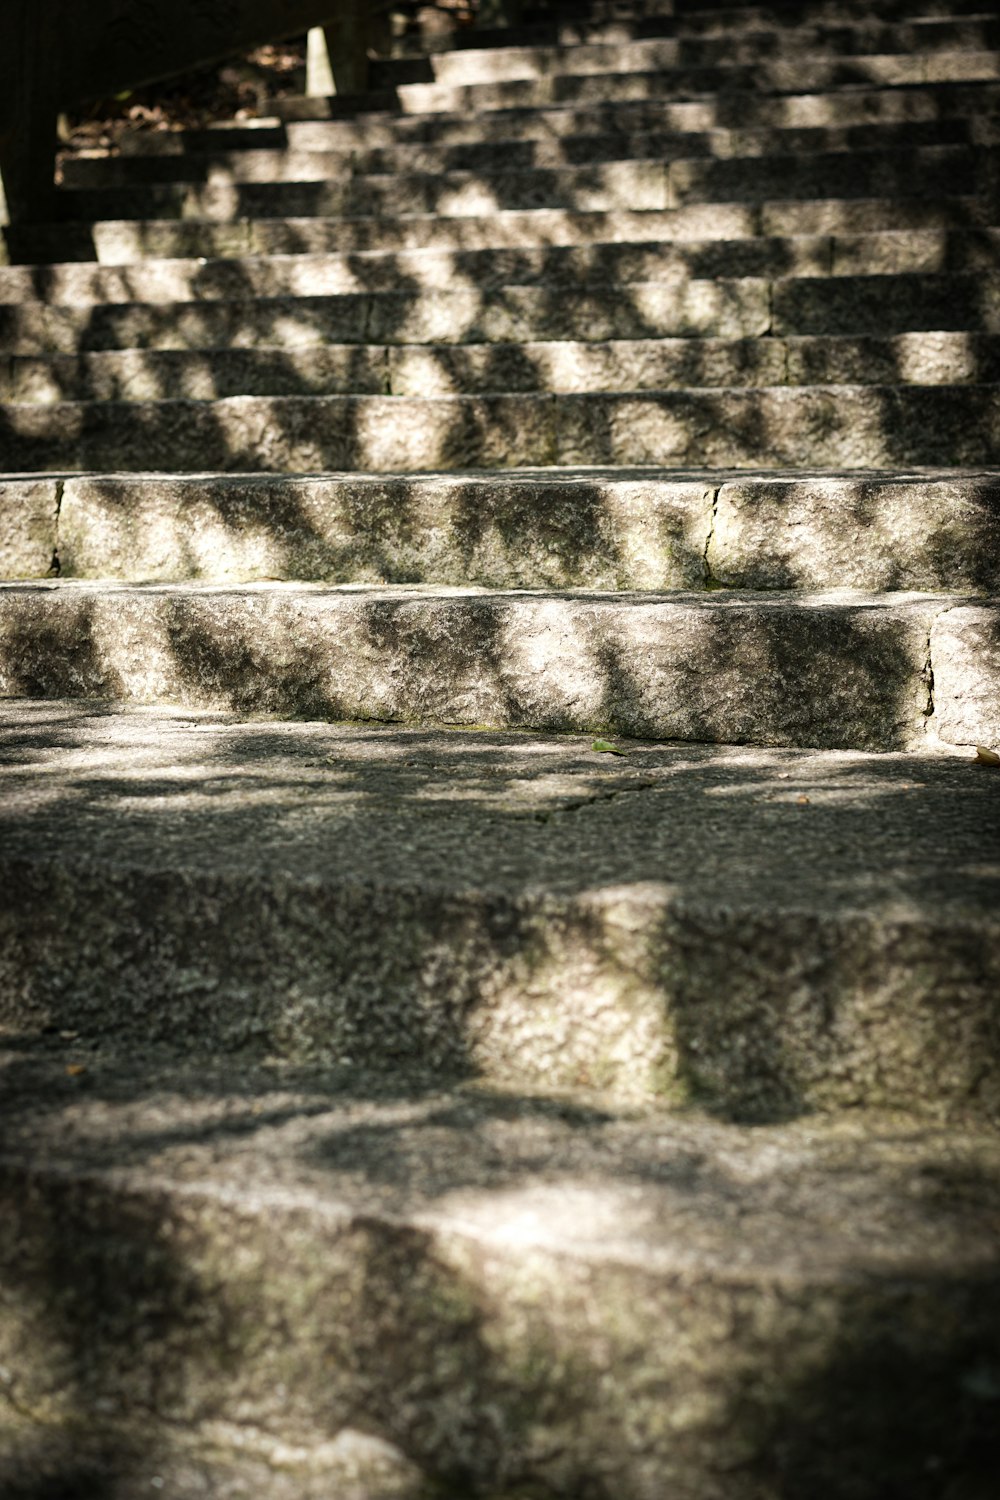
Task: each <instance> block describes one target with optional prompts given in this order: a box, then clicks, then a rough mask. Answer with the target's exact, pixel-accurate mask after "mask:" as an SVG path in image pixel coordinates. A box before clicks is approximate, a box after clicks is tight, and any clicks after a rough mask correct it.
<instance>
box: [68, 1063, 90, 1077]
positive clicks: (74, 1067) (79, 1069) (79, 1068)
mask: <svg viewBox="0 0 1000 1500" xmlns="http://www.w3.org/2000/svg"><path fill="white" fill-rule="evenodd" d="M86 1071H87V1069H86V1065H85V1064H84V1063H67V1064H66V1074H67V1076H68V1077H69V1078H79V1076H80V1074H81V1073H86Z"/></svg>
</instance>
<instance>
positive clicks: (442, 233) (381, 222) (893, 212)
mask: <svg viewBox="0 0 1000 1500" xmlns="http://www.w3.org/2000/svg"><path fill="white" fill-rule="evenodd" d="M995 218H996V213H995V210H994V208H993V205H992V204H991V202H990V200H989V199H987V198H982V197H980V198H968V197H965V198H961V197H958V198H947V199H943V200H936V201H930V200H928V199H926V198H918V197H912V198H907V199H895V200H892V199H884V198H883V199H858V200H855V201H845V200H843V199H840V200H837V199H826V200H822V201H818V202H815V203H809V202H797V203H796V202H788V201H785V202H779V203H762V204H758V205H751V204H737V203H719V204H688V205H687V206H685V207H684V208H679V209H674V210H670V211H666V212H662V213H660V212H649V213H630V212H625V211H619V212H617V213H608V214H605V213H577V212H573V211H567V210H559V209H552V210H545V209H534V210H530V211H525V212H518V211H516V210H510V209H507V210H500V211H499V212H497V213H495V214H490V215H488V216H484V217H481V218H476V217H472V218H465V217H462V218H435V217H434V216H433V215H418V216H415V217H412V218H402V219H376V218H366V219H356V220H337V219H322V218H321V219H316V218H305V219H259V220H257V221H256V222H250V221H236V222H233V223H210V222H205V221H197V220H188V221H183V220H174V221H170V220H141V221H137V222H130V221H128V220H112V221H110V222H104V223H95V224H93V225H87V226H84V225H60V226H43V227H40V228H33V229H31V230H29V231H18V234H17V236H15V239H14V248H15V251H16V254H17V257H18V258H19V259H21V260H27V261H39V260H41V261H44V260H52V261H55V262H65V261H67V260H71V261H74V260H75V261H97V262H99V263H101V264H104V265H122V264H130V263H132V262H140V263H141V262H148V261H150V260H153V259H162V258H177V257H181V258H195V257H206V258H211V259H217V258H223V259H226V258H233V257H236V256H241V255H254V256H269V255H298V254H313V255H327V254H341V253H349V252H351V251H363V252H365V251H386V252H399V251H406V250H427V249H437V250H447V251H458V250H494V249H498V248H499V249H517V248H522V247H524V248H527V249H528V250H529V251H537V250H538V248H539V247H540V246H552V245H556V246H559V245H567V246H580V245H594V244H596V243H608V242H626V241H627V242H636V241H647V242H648V241H653V242H660V243H663V242H669V241H674V240H677V241H680V242H681V243H684V242H690V241H692V240H705V239H714V240H718V241H730V240H739V239H747V238H754V237H756V236H764V237H765V238H774V237H778V238H781V237H788V236H802V235H835V236H837V235H849V236H859V235H860V236H868V235H871V234H883V233H896V234H903V233H909V232H920V233H927V232H931V233H934V234H947V233H953V232H956V231H957V232H967V231H972V232H973V233H974V234H976V235H977V236H978V235H982V234H983V233H984V232H985V233H990V232H992V231H993V230H994V229H995V225H994V224H993V222H992V221H993V220H995ZM207 274H208V275H209V276H210V275H211V274H212V273H210V272H209V273H207Z"/></svg>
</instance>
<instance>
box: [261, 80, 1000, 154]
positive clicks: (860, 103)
mask: <svg viewBox="0 0 1000 1500" xmlns="http://www.w3.org/2000/svg"><path fill="white" fill-rule="evenodd" d="M800 83H801V86H802V87H804V88H806V89H807V90H808V89H809V88H810V85H809V84H808V83H805V82H804V80H800ZM996 94H997V88H996V85H995V84H991V83H990V82H989V80H985V81H979V82H976V83H962V82H953V83H937V84H935V85H934V86H933V87H926V86H925V87H921V86H919V85H917V86H914V87H911V88H907V89H891V88H890V89H886V88H880V87H878V85H877V84H876V85H875V86H872V87H866V86H865V82H864V80H862V81H860V82H859V81H855V83H854V84H853V85H852V86H851V87H850V88H848V89H838V88H831V89H829V90H826V91H824V89H823V88H822V85H821V86H819V87H818V88H816V87H813V88H812V89H811V91H808V92H802V91H801V88H800V90H797V91H796V90H793V91H791V92H787V93H777V94H774V93H771V94H769V93H766V92H762V91H759V90H754V89H751V90H749V91H748V90H746V89H737V88H732V89H727V90H726V92H725V93H717V94H715V95H714V96H713V95H712V94H711V93H709V94H706V95H703V96H702V97H700V98H691V99H683V98H670V97H665V96H664V94H663V93H661V94H660V95H658V96H656V97H650V98H640V99H636V98H628V97H623V96H622V95H621V94H620V93H619V91H618V90H617V89H616V90H615V97H613V98H608V97H607V95H605V96H604V97H601V98H597V99H590V100H589V101H588V100H583V101H578V102H577V103H576V104H574V103H572V102H570V103H569V104H563V106H562V107H561V108H547V107H545V106H544V105H542V106H540V107H536V108H533V109H531V110H524V111H522V112H519V113H513V112H512V113H511V114H510V115H508V116H507V117H506V118H505V119H504V122H503V123H504V134H505V135H506V136H510V137H513V138H517V139H532V138H535V137H538V136H545V135H563V134H574V135H575V134H579V133H581V132H593V131H594V130H599V129H601V128H602V127H603V128H605V129H616V130H622V129H630V130H636V131H643V132H644V131H650V130H682V131H691V130H694V131H703V130H711V129H713V128H730V129H732V128H737V129H741V130H742V129H746V128H747V127H749V126H753V127H758V128H759V127H761V126H764V127H769V128H772V129H786V128H795V129H802V128H814V127H817V126H822V127H828V126H840V127H844V126H849V125H867V124H870V123H872V122H873V121H897V122H909V121H927V120H937V119H940V118H941V117H942V116H943V115H952V116H967V117H970V116H982V115H983V113H984V112H987V111H989V110H990V109H991V108H992V106H993V105H994V103H995V100H996ZM271 108H272V110H273V111H274V113H275V115H277V116H279V117H280V118H281V119H283V120H285V121H287V122H288V124H287V129H288V132H289V141H290V143H291V144H292V145H293V146H295V147H296V148H297V149H299V150H302V149H311V150H316V149H321V150H329V149H331V148H332V147H333V146H334V145H336V146H344V145H353V146H359V147H362V148H366V147H372V146H376V145H393V144H394V143H395V142H397V141H400V140H410V141H412V140H419V141H452V142H454V141H477V140H478V141H482V140H487V139H490V138H493V139H495V138H496V121H495V120H494V119H491V118H490V116H489V114H486V115H484V116H482V117H480V116H478V115H477V114H476V113H475V112H474V111H470V110H468V109H462V110H460V111H458V112H453V113H451V114H440V113H438V114H434V115H426V114H424V115H421V114H403V115H393V114H382V115H378V114H376V115H364V116H361V117H360V118H355V119H352V118H351V117H350V115H349V114H346V115H342V116H341V117H340V118H338V117H337V109H336V101H333V100H329V99H316V98H306V97H302V96H301V95H299V96H296V95H286V96H285V97H284V98H283V99H276V100H273V101H272V103H271Z"/></svg>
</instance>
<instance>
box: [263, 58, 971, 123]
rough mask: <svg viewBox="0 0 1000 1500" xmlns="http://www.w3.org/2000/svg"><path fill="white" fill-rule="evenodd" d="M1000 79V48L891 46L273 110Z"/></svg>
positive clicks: (476, 104)
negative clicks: (879, 51)
mask: <svg viewBox="0 0 1000 1500" xmlns="http://www.w3.org/2000/svg"><path fill="white" fill-rule="evenodd" d="M998 78H1000V52H995V51H981V52H974V51H956V52H932V53H928V54H926V55H923V56H915V55H911V54H907V53H896V54H892V53H887V54H883V55H882V56H878V57H864V56H858V57H852V56H848V57H825V56H820V57H812V56H800V57H793V58H787V59H782V58H764V59H761V60H757V61H754V62H748V63H733V64H732V65H725V64H716V65H711V64H708V65H705V66H703V67H685V66H679V67H668V68H660V69H650V70H648V71H636V72H630V73H615V72H605V73H589V74H571V73H554V74H551V75H549V76H546V77H540V78H536V77H531V78H512V79H508V80H507V81H506V82H499V83H467V84H446V83H404V84H398V85H395V86H393V87H392V88H389V89H381V90H372V91H370V92H369V93H365V94H355V95H345V96H343V97H342V98H341V99H339V100H333V101H331V100H329V99H323V98H319V99H310V98H308V97H307V96H300V98H301V99H302V100H303V102H302V103H299V102H295V103H287V102H286V101H284V100H276V101H275V103H274V110H275V113H276V114H277V115H279V117H282V118H285V119H308V118H310V117H311V116H312V117H319V118H321V119H322V118H324V117H325V116H328V115H332V114H338V113H347V114H357V113H365V112H367V111H372V110H376V111H378V110H394V109H395V110H399V111H400V112H401V113H403V114H441V113H453V112H458V113H460V112H462V111H464V110H468V111H473V112H483V111H486V112H488V111H491V110H506V109H537V108H545V107H546V106H551V105H554V104H581V103H593V102H602V101H604V100H605V99H607V98H609V97H611V98H614V99H616V100H625V99H656V98H663V97H665V96H666V97H669V98H680V99H683V98H697V97H698V96H699V95H703V94H718V93H731V92H737V91H738V92H742V91H749V92H761V93H764V94H772V93H778V94H781V93H784V94H800V93H802V92H803V91H809V92H813V91H830V90H832V91H838V90H841V89H851V88H856V87H859V86H861V87H866V86H867V87H869V88H871V87H872V86H876V87H885V88H900V87H911V86H913V85H920V84H924V85H926V84H935V83H943V84H951V83H973V82H995V81H996V80H997V79H998Z"/></svg>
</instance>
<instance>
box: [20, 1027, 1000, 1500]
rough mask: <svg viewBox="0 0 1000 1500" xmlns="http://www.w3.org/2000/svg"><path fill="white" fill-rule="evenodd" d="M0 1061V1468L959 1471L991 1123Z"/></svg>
mask: <svg viewBox="0 0 1000 1500" xmlns="http://www.w3.org/2000/svg"><path fill="white" fill-rule="evenodd" d="M19 1043H20V1045H19ZM70 1057H72V1058H76V1057H82V1058H85V1059H86V1061H85V1062H83V1063H78V1064H74V1063H67V1062H66V1059H68V1058H70ZM74 1066H75V1067H76V1068H77V1069H79V1068H81V1067H82V1068H83V1069H84V1071H83V1072H80V1071H77V1072H76V1073H75V1074H73V1073H72V1072H71V1073H70V1074H69V1076H68V1074H67V1068H68V1069H70V1070H72V1069H73V1068H74ZM2 1077H3V1084H4V1087H3V1093H2V1098H3V1127H4V1146H3V1153H2V1155H0V1209H2V1211H0V1273H2V1276H3V1282H4V1286H5V1288H6V1290H7V1304H6V1307H5V1316H4V1318H3V1319H2V1321H0V1367H2V1369H3V1371H4V1386H3V1395H0V1424H3V1426H0V1441H2V1443H3V1446H2V1448H0V1479H7V1477H8V1476H10V1477H11V1479H12V1480H13V1483H14V1486H15V1487H12V1486H11V1485H10V1484H9V1483H5V1486H4V1493H5V1495H7V1496H11V1497H17V1500H20V1497H21V1496H22V1495H23V1494H24V1493H25V1491H24V1490H23V1489H22V1490H19V1489H18V1488H16V1482H17V1475H18V1470H19V1469H20V1470H21V1472H22V1473H23V1472H25V1471H27V1473H28V1476H29V1483H30V1482H31V1481H32V1480H33V1481H34V1483H35V1485H36V1486H37V1484H38V1480H39V1474H45V1473H46V1472H48V1475H49V1476H50V1478H51V1477H53V1475H54V1477H55V1480H56V1487H57V1492H58V1493H59V1494H66V1493H67V1492H69V1493H71V1494H73V1495H74V1496H76V1495H79V1494H86V1493H87V1491H86V1490H85V1489H84V1488H83V1485H84V1483H85V1481H86V1476H87V1473H88V1469H89V1470H90V1474H91V1477H92V1482H94V1481H97V1482H98V1483H99V1487H96V1488H95V1489H92V1490H90V1492H89V1493H91V1494H93V1493H101V1492H102V1490H103V1486H104V1485H108V1484H110V1485H113V1490H112V1493H114V1494H115V1495H116V1496H117V1495H119V1494H123V1495H125V1496H127V1497H129V1500H131V1497H132V1496H133V1495H136V1494H138V1493H149V1492H150V1490H155V1489H157V1488H161V1489H162V1488H165V1480H164V1476H165V1475H166V1476H167V1477H168V1478H169V1479H170V1480H171V1482H172V1483H177V1482H178V1481H180V1485H179V1489H178V1491H173V1490H172V1491H171V1493H177V1492H179V1493H180V1495H181V1497H182V1500H189V1497H190V1496H191V1495H192V1494H195V1495H197V1494H204V1493H205V1491H204V1489H202V1490H198V1489H196V1488H195V1482H196V1481H198V1480H201V1482H202V1483H204V1480H205V1478H206V1477H208V1478H211V1477H212V1475H213V1469H214V1473H215V1475H217V1476H218V1477H220V1478H221V1479H223V1480H225V1479H226V1460H227V1458H228V1459H229V1460H230V1462H231V1464H232V1467H233V1470H235V1477H236V1480H237V1481H239V1479H240V1478H241V1477H242V1478H243V1479H244V1481H246V1480H247V1479H249V1480H251V1482H252V1479H253V1472H254V1466H255V1463H256V1465H257V1468H258V1473H257V1483H258V1485H260V1488H259V1489H253V1490H251V1491H250V1493H251V1494H252V1495H260V1496H262V1497H264V1500H276V1497H283V1496H286V1495H287V1494H288V1488H287V1481H288V1479H289V1478H290V1477H296V1476H297V1475H300V1476H301V1478H302V1480H303V1484H302V1488H301V1489H300V1490H298V1491H296V1492H293V1493H295V1494H296V1495H298V1496H301V1495H304V1496H309V1497H311V1496H313V1495H315V1494H316V1493H317V1491H316V1488H315V1486H316V1481H317V1478H318V1475H319V1474H321V1473H322V1472H323V1471H324V1469H325V1470H326V1473H327V1477H328V1481H329V1483H331V1484H333V1485H334V1486H335V1488H334V1489H333V1490H331V1489H327V1490H326V1491H325V1492H322V1493H323V1494H324V1496H329V1495H331V1494H336V1496H337V1500H341V1496H342V1495H344V1494H346V1495H347V1496H352V1495H353V1494H356V1493H357V1491H358V1489H359V1488H360V1486H359V1485H358V1484H357V1479H358V1478H359V1477H361V1478H363V1479H367V1481H368V1484H367V1487H365V1488H364V1489H363V1490H362V1494H363V1495H364V1500H388V1497H390V1496H394V1497H401V1500H402V1497H405V1500H418V1497H420V1500H425V1497H426V1500H430V1497H432V1496H434V1497H440V1500H466V1497H469V1496H482V1497H489V1500H500V1497H510V1500H515V1497H529V1496H535V1495H538V1494H544V1495H550V1496H553V1497H565V1500H577V1497H579V1496H581V1495H592V1496H595V1497H601V1500H604V1497H609V1500H610V1497H611V1496H615V1497H619V1500H662V1497H663V1495H664V1494H665V1493H669V1494H671V1495H683V1496H698V1497H699V1500H782V1497H784V1496H786V1495H798V1494H810V1493H812V1494H817V1495H822V1496H823V1497H824V1500H848V1497H850V1500H854V1497H862V1500H874V1497H876V1496H878V1495H884V1494H886V1493H887V1490H886V1486H887V1485H889V1484H890V1483H891V1484H892V1486H893V1489H894V1491H895V1493H898V1494H906V1495H908V1496H912V1497H914V1500H937V1497H938V1496H939V1495H940V1493H941V1491H940V1484H941V1479H942V1476H943V1475H944V1476H947V1479H948V1481H949V1483H951V1484H953V1485H960V1486H961V1488H960V1490H959V1491H957V1492H958V1493H961V1494H962V1495H963V1496H968V1497H969V1500H989V1497H990V1496H991V1495H992V1494H993V1493H994V1489H993V1487H994V1484H995V1478H996V1468H995V1460H996V1429H995V1425H994V1416H995V1404H996V1389H997V1381H998V1376H1000V1370H998V1366H997V1359H996V1349H997V1344H996V1340H997V1334H998V1331H1000V1277H998V1272H997V1263H996V1240H997V1233H998V1229H1000V1144H998V1142H997V1139H996V1137H995V1136H990V1137H984V1136H981V1135H980V1136H977V1135H970V1134H967V1133H966V1134H962V1133H959V1132H950V1133H948V1134H945V1133H943V1132H941V1131H939V1130H936V1129H934V1128H928V1127H927V1126H919V1125H914V1124H913V1123H912V1122H907V1121H906V1120H905V1119H898V1118H889V1119H882V1120H880V1119H878V1118H875V1119H869V1118H866V1117H865V1116H860V1117H857V1118H855V1119H854V1120H853V1121H851V1122H849V1123H839V1124H837V1123H834V1124H832V1125H829V1126H827V1125H823V1124H820V1123H817V1122H809V1123H803V1124H795V1125H790V1126H782V1127H768V1128H762V1129H759V1130H757V1131H755V1132H753V1133H752V1134H750V1133H746V1132H742V1131H738V1130H735V1129H733V1128H732V1127H728V1126H725V1125H722V1124H719V1123H714V1122H711V1121H708V1120H704V1119H699V1118H698V1117H696V1116H692V1117H688V1118H684V1119H669V1118H667V1117H664V1116H660V1117H657V1116H655V1115H653V1116H646V1117H642V1116H639V1115H633V1116H631V1117H630V1116H628V1115H620V1114H617V1113H616V1112H615V1111H614V1110H613V1109H612V1108H610V1107H609V1106H607V1105H606V1104H605V1103H604V1102H603V1101H601V1100H600V1099H599V1098H598V1099H587V1098H581V1099H574V1098H572V1097H568V1096H564V1097H562V1098H559V1097H545V1096H538V1095H535V1094H533V1093H532V1092H531V1091H530V1090H527V1089H523V1088H522V1089H520V1090H518V1091H500V1090H492V1089H488V1088H483V1087H478V1088H466V1089H463V1090H456V1091H447V1090H445V1089H443V1088H441V1087H440V1086H435V1085H434V1084H433V1082H430V1081H429V1080H424V1081H423V1082H422V1084H421V1083H420V1082H417V1083H407V1081H406V1080H405V1079H404V1078H402V1077H397V1079H396V1080H395V1081H394V1082H392V1083H389V1084H384V1085H383V1086H382V1088H381V1089H380V1088H379V1087H378V1086H373V1084H372V1083H371V1081H370V1080H368V1079H365V1078H364V1077H363V1076H362V1075H358V1074H357V1073H354V1074H352V1073H350V1072H346V1071H344V1072H341V1073H340V1074H339V1075H337V1074H336V1073H334V1074H330V1073H327V1074H317V1073H313V1074H302V1073H301V1072H300V1073H294V1072H288V1071H282V1070H278V1069H272V1070H265V1069H258V1070H251V1069H247V1068H246V1067H244V1068H242V1069H237V1068H234V1067H233V1066H227V1067H225V1068H219V1067H217V1066H213V1065H211V1064H209V1065H206V1066H204V1067H202V1068H199V1069H189V1070H186V1071H185V1070H180V1069H172V1070H171V1069H169V1068H165V1067H163V1065H162V1064H161V1065H160V1066H159V1067H156V1066H149V1065H145V1066H144V1065H143V1064H141V1063H139V1064H137V1065H134V1066H133V1067H132V1068H131V1069H129V1070H128V1071H127V1072H124V1071H122V1069H121V1067H120V1065H119V1064H118V1063H117V1062H116V1060H115V1059H114V1058H110V1059H108V1060H107V1061H105V1060H104V1059H103V1058H102V1056H101V1055H100V1053H96V1054H95V1053H87V1052H82V1051H80V1050H79V1049H78V1048H74V1047H73V1046H70V1045H65V1044H64V1045H63V1047H61V1048H59V1047H54V1048H49V1049H48V1053H47V1054H46V1052H45V1051H44V1050H41V1049H37V1048H32V1045H31V1040H30V1039H21V1038H17V1037H15V1038H14V1039H13V1045H11V1046H10V1047H9V1048H8V1050H7V1051H6V1053H5V1054H4V1055H3V1074H2ZM652 1331H655V1335H654V1336H651V1332H652ZM28 1421H33V1422H34V1423H35V1424H37V1425H36V1426H35V1430H34V1433H33V1434H31V1431H30V1428H28V1426H27V1424H28ZM8 1422H9V1430H10V1432H11V1439H10V1440H8V1439H7V1438H6V1433H5V1432H4V1428H6V1427H7V1423H8ZM26 1428H27V1431H26ZM74 1432H80V1433H82V1438H81V1439H80V1440H78V1441H77V1442H76V1443H75V1444H74V1445H73V1446H69V1444H68V1443H67V1442H66V1437H65V1436H63V1435H64V1434H65V1435H66V1436H68V1437H70V1438H72V1435H73V1434H74ZM32 1438H33V1441H32ZM95 1448H96V1449H97V1456H96V1457H95ZM35 1455H37V1457H36V1456H35ZM352 1469H353V1477H354V1487H353V1488H352V1486H351V1483H350V1481H351V1478H352ZM5 1470H6V1474H5ZM275 1470H276V1471H277V1472H274V1471H275ZM206 1471H207V1474H206ZM241 1471H242V1475H241ZM185 1475H186V1476H187V1480H186V1484H185ZM157 1479H159V1480H160V1484H159V1485H157V1484H156V1480H157ZM342 1480H343V1481H347V1483H346V1485H345V1489H344V1490H342V1489H341V1488H340V1487H339V1483H340V1481H342ZM101 1481H103V1483H100V1482H101ZM143 1481H144V1482H145V1486H146V1488H145V1489H140V1486H141V1485H142V1484H143ZM74 1482H75V1483H76V1485H77V1486H78V1488H75V1489H74V1488H72V1486H73V1484H74ZM229 1482H230V1483H231V1482H232V1476H230V1481H229ZM283 1485H284V1486H285V1488H283V1487H282V1486H283ZM221 1492H222V1493H223V1494H231V1493H232V1490H231V1489H230V1490H227V1489H223V1490H222V1491H221ZM27 1493H28V1494H34V1495H37V1494H38V1489H37V1488H35V1489H31V1488H29V1489H28V1491H27ZM237 1493H240V1491H237ZM242 1493H244V1494H245V1493H246V1491H243V1492H242Z"/></svg>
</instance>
